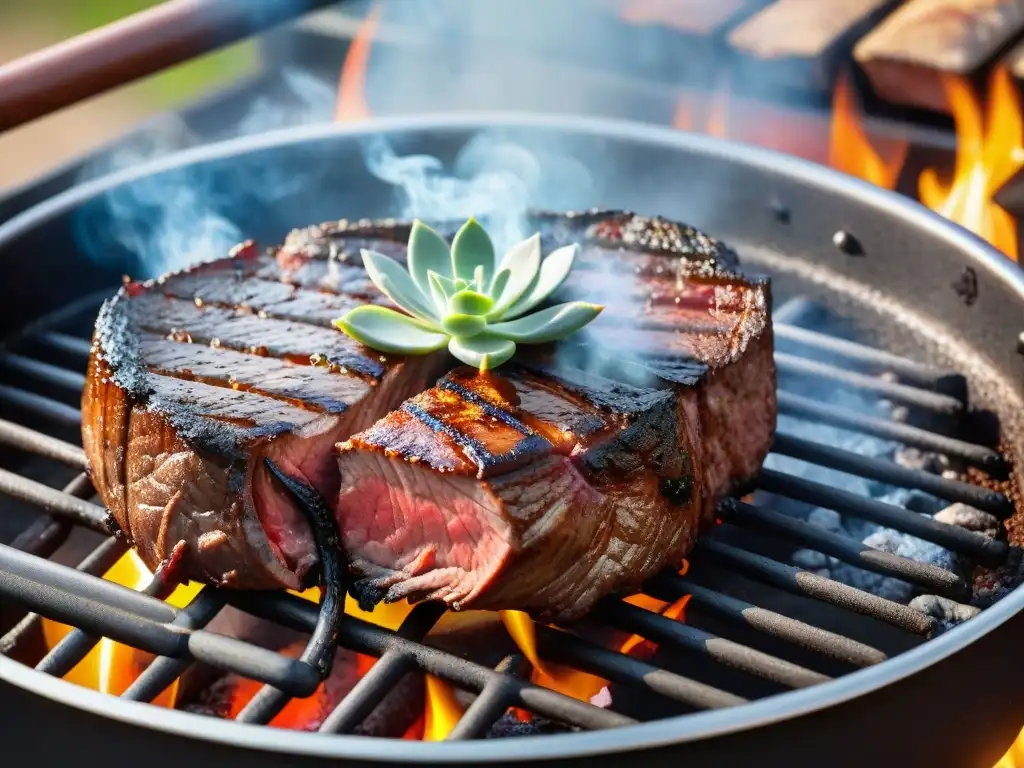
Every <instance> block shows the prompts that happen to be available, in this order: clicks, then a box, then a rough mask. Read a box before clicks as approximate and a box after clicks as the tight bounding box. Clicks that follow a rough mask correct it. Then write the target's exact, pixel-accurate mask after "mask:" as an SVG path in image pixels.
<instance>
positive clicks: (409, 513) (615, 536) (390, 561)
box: [337, 365, 697, 617]
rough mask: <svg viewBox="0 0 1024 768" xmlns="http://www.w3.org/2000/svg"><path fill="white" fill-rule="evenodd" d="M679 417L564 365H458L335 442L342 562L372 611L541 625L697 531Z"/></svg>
mask: <svg viewBox="0 0 1024 768" xmlns="http://www.w3.org/2000/svg"><path fill="white" fill-rule="evenodd" d="M674 409H675V402H674V398H673V396H672V393H671V392H667V391H661V390H656V389H640V388H637V387H632V386H629V385H624V384H619V383H615V382H612V381H608V380H605V379H601V378H598V377H595V376H592V375H587V374H585V373H583V372H581V371H579V370H577V369H572V368H561V369H539V370H529V369H526V368H523V367H522V366H520V365H516V366H511V367H509V368H508V369H507V370H506V369H504V368H503V369H501V375H500V376H499V375H494V374H490V375H486V376H481V375H476V371H475V370H474V369H471V368H469V369H467V368H460V369H458V370H456V371H454V372H452V373H451V374H450V375H449V376H447V377H446V378H444V379H442V380H441V382H440V383H439V384H438V386H437V387H435V388H434V389H431V390H428V391H427V392H424V393H423V394H421V395H418V396H416V397H414V398H412V399H411V400H409V401H407V402H406V403H405V404H404V405H403V406H402V407H401V408H400V409H399V410H396V411H394V412H392V413H390V414H388V415H387V416H385V417H384V418H383V419H382V420H381V421H379V422H378V423H377V424H375V425H374V426H373V427H371V428H370V429H369V430H367V431H366V432H363V433H361V434H359V435H357V436H355V437H354V438H352V439H351V440H349V441H347V442H346V443H344V444H342V446H340V451H341V457H340V461H339V464H340V468H341V475H342V490H341V494H340V496H339V499H338V504H337V516H338V521H339V524H340V528H341V530H342V532H343V533H342V539H343V546H344V548H345V550H346V551H347V552H349V553H350V556H351V557H352V561H351V563H352V566H353V567H354V568H355V569H356V570H357V571H359V572H360V573H363V574H366V575H367V577H368V578H367V579H365V580H364V581H363V582H362V584H363V585H364V587H365V586H369V587H371V588H373V589H374V590H376V591H377V592H378V593H379V595H374V596H372V597H371V600H372V599H374V598H377V597H378V596H380V595H382V596H383V597H384V599H386V600H388V601H393V600H399V599H401V598H405V597H409V598H413V599H423V598H426V599H443V600H444V601H445V602H447V603H448V604H449V605H451V606H453V607H454V608H460V607H461V606H463V605H472V606H473V607H476V608H511V607H515V608H519V609H523V610H529V611H532V612H534V613H536V614H537V615H540V616H552V617H553V616H562V617H564V616H565V615H566V614H569V613H576V612H578V611H579V610H585V609H586V608H587V607H589V606H590V605H591V604H592V603H593V602H594V600H596V599H598V598H599V597H601V596H603V595H605V594H607V593H608V592H610V591H613V590H615V589H620V588H624V587H630V586H639V584H640V583H641V582H642V581H643V580H644V579H646V578H647V577H649V576H651V575H652V574H653V573H654V571H656V570H657V569H659V568H660V567H661V566H662V565H663V564H664V563H665V561H666V558H667V557H668V556H670V555H678V556H680V557H681V556H682V555H683V553H684V552H685V550H686V549H687V548H688V546H689V543H690V542H692V541H693V538H694V534H695V533H696V527H697V514H696V508H695V507H694V506H692V505H691V504H690V501H691V497H690V494H689V486H690V478H689V477H688V476H686V475H685V474H684V473H683V461H682V456H681V453H680V451H679V449H678V446H677V445H676V441H675V439H674V438H675V430H674V428H673V423H674ZM362 595H363V596H365V592H362Z"/></svg>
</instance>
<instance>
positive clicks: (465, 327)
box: [441, 312, 487, 338]
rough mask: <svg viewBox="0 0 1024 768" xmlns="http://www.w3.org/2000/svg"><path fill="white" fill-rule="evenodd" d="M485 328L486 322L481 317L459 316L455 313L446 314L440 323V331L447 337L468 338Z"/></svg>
mask: <svg viewBox="0 0 1024 768" xmlns="http://www.w3.org/2000/svg"><path fill="white" fill-rule="evenodd" d="M486 327H487V320H486V319H485V318H484V317H483V315H461V314H456V313H454V312H453V313H451V314H447V315H445V316H444V320H442V321H441V330H443V331H444V332H445V333H447V334H448V335H449V336H459V337H466V338H469V337H471V336H476V335H477V334H478V333H480V332H481V331H483V330H484V328H486Z"/></svg>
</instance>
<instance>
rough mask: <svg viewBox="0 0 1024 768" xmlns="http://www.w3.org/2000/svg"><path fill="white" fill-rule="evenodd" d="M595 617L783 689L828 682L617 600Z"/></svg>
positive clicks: (812, 673)
mask: <svg viewBox="0 0 1024 768" xmlns="http://www.w3.org/2000/svg"><path fill="white" fill-rule="evenodd" d="M597 615H598V616H600V617H601V618H603V619H605V620H606V621H607V623H609V624H611V625H612V626H614V627H616V628H618V629H622V630H625V631H627V632H634V633H636V634H638V635H640V636H641V637H644V638H647V639H648V640H652V641H654V642H657V643H663V644H666V645H671V646H672V647H673V648H674V649H677V650H680V651H686V652H689V653H694V654H697V655H699V656H703V657H704V658H707V659H709V660H711V661H716V662H718V663H719V664H723V665H725V666H727V667H732V668H733V669H738V670H740V671H741V672H746V673H747V674H749V675H753V676H754V677H760V678H763V679H765V680H769V681H771V682H773V683H778V684H780V685H784V686H786V687H787V688H806V687H808V686H811V685H817V684H818V683H825V682H828V681H829V680H830V679H831V678H829V677H828V676H827V675H823V674H820V673H818V672H814V671H813V670H810V669H807V668H805V667H801V666H800V665H798V664H793V663H792V662H789V661H785V660H784V659H779V658H776V657H775V656H771V655H769V654H767V653H763V652H761V651H758V650H755V649H753V648H749V647H747V646H745V645H741V644H739V643H735V642H733V641H732V640H726V639H725V638H721V637H716V636H715V635H713V634H711V633H710V632H705V631H704V630H702V629H697V628H696V627H692V626H690V625H689V624H683V623H681V622H677V621H674V620H673V619H669V618H666V617H664V616H662V615H661V614H658V613H654V612H653V611H645V610H644V609H643V608H638V607H637V606H635V605H630V604H629V603H626V602H622V601H620V600H615V601H607V602H603V603H602V604H601V605H600V606H599V607H598V613H597Z"/></svg>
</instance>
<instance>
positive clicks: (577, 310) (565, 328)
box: [487, 301, 604, 344]
mask: <svg viewBox="0 0 1024 768" xmlns="http://www.w3.org/2000/svg"><path fill="white" fill-rule="evenodd" d="M602 309H604V307H602V306H600V305H598V304H588V303H586V302H584V301H570V302H568V303H567V304H558V305H557V306H554V307H548V308H547V309H542V310H541V311H540V312H534V313H533V314H532V315H527V316H526V317H521V318H519V319H518V320H509V321H508V322H505V323H492V324H491V325H488V326H487V332H488V333H491V334H494V335H495V336H500V337H501V338H503V339H510V340H512V341H519V342H524V343H527V344H541V343H543V342H546V341H554V340H555V339H560V338H562V337H563V336H567V335H569V334H570V333H575V332H576V331H578V330H579V329H580V328H582V327H583V326H584V325H586V324H587V323H589V322H590V321H591V320H593V319H594V318H595V317H597V316H598V315H599V314H601V310H602Z"/></svg>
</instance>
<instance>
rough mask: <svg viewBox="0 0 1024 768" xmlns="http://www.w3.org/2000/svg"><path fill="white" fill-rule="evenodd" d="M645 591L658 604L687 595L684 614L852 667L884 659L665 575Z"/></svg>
mask: <svg viewBox="0 0 1024 768" xmlns="http://www.w3.org/2000/svg"><path fill="white" fill-rule="evenodd" d="M645 591H646V592H647V594H650V595H651V596H653V597H657V598H659V599H661V600H675V599H677V598H678V597H679V595H689V596H690V602H689V604H688V605H687V610H691V609H696V610H699V611H704V612H706V613H708V614H710V615H713V616H715V617H717V618H720V619H724V620H726V621H729V622H731V623H732V624H736V625H739V626H745V627H750V628H751V629H755V630H757V631H759V632H762V633H764V634H766V635H769V636H771V637H775V638H778V639H780V640H785V641H786V642H788V643H791V644H793V645H796V646H799V647H801V648H808V649H810V650H813V651H816V652H817V653H820V654H821V655H823V656H827V657H829V658H831V659H835V660H836V661H841V662H845V663H847V664H850V665H852V666H855V667H869V666H872V665H874V664H879V663H881V662H883V661H885V660H886V659H887V658H888V656H887V655H886V654H885V653H883V652H882V651H879V650H878V649H876V648H872V647H871V646H869V645H865V644H864V643H860V642H857V641H856V640H851V639H850V638H848V637H845V636H843V635H839V634H836V633H835V632H829V631H828V630H825V629H821V628H819V627H815V626H813V625H811V624H805V623H804V622H802V621H799V620H797V619H791V618H790V617H789V616H783V615H782V614H781V613H776V612H774V611H769V610H767V609H765V608H761V607H759V606H756V605H753V604H751V603H748V602H746V601H744V600H740V599H738V598H735V597H732V596H731V595H724V594H722V593H721V592H716V591H714V590H712V589H708V588H707V587H703V586H700V585H699V584H694V583H693V582H691V581H689V580H687V579H684V578H683V577H682V576H679V575H678V574H675V573H670V572H668V571H666V572H664V573H661V574H659V575H658V576H655V577H654V578H653V579H652V580H651V581H649V582H648V583H647V584H646V585H645Z"/></svg>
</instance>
